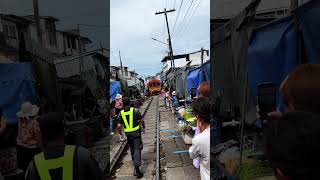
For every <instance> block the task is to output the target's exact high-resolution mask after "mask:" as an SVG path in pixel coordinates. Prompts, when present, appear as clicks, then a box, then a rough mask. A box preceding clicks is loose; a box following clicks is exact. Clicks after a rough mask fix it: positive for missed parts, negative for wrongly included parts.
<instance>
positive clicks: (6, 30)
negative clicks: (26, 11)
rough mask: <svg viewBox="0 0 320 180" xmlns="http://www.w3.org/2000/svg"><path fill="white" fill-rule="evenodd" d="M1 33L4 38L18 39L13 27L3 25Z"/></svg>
mask: <svg viewBox="0 0 320 180" xmlns="http://www.w3.org/2000/svg"><path fill="white" fill-rule="evenodd" d="M3 33H4V35H5V36H6V37H9V38H12V39H18V36H17V30H16V27H15V26H14V25H9V26H8V25H3Z"/></svg>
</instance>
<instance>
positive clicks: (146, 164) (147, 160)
mask: <svg viewBox="0 0 320 180" xmlns="http://www.w3.org/2000/svg"><path fill="white" fill-rule="evenodd" d="M158 99H159V98H158V96H154V97H151V98H149V99H148V100H147V101H146V102H145V103H144V105H143V106H142V107H141V108H140V112H141V113H142V114H143V116H144V120H145V125H146V129H145V134H142V141H143V145H144V147H143V150H142V166H141V170H142V172H143V173H144V177H143V178H141V179H156V180H159V179H160V178H161V176H160V139H159V137H160V123H159V119H160V118H159V102H158V101H159V100H158ZM111 159H112V160H111V164H110V165H111V172H112V179H136V177H135V176H133V162H132V160H131V155H130V152H129V148H128V146H127V142H126V141H125V142H124V143H123V144H122V147H121V148H119V151H118V152H117V154H116V155H115V156H114V157H111Z"/></svg>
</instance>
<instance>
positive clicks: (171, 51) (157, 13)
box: [156, 8, 176, 69]
mask: <svg viewBox="0 0 320 180" xmlns="http://www.w3.org/2000/svg"><path fill="white" fill-rule="evenodd" d="M174 11H176V10H174V9H172V10H169V11H167V10H166V8H164V11H162V12H156V15H159V14H164V16H165V18H166V23H167V30H168V37H169V50H170V52H169V55H170V56H171V61H172V65H173V69H175V65H174V59H173V50H172V43H171V35H170V29H169V23H168V16H167V13H170V12H174ZM172 65H171V67H172Z"/></svg>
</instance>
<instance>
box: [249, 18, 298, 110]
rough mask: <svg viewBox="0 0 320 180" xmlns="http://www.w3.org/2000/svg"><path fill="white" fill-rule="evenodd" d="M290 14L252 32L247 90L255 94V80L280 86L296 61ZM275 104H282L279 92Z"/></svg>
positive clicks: (256, 84)
mask: <svg viewBox="0 0 320 180" xmlns="http://www.w3.org/2000/svg"><path fill="white" fill-rule="evenodd" d="M296 42H297V41H296V33H295V31H294V22H293V20H292V19H291V18H287V19H285V20H282V21H279V22H276V23H271V24H270V25H266V26H265V27H263V28H261V29H258V30H257V31H255V32H254V34H253V36H252V40H251V43H250V46H249V48H248V80H249V86H250V91H251V93H252V95H253V96H257V94H258V92H257V87H258V84H260V83H262V82H272V83H275V84H276V85H278V86H280V84H281V82H282V81H283V80H284V79H285V77H286V76H287V75H288V74H289V72H290V71H291V70H292V69H293V68H294V67H295V66H296V65H297V57H296V52H297V43H296ZM277 104H278V107H279V108H281V107H282V102H281V98H280V94H278V95H277Z"/></svg>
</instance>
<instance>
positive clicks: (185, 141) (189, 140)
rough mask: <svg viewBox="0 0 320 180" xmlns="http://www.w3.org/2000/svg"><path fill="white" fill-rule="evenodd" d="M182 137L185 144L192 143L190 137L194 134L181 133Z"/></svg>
mask: <svg viewBox="0 0 320 180" xmlns="http://www.w3.org/2000/svg"><path fill="white" fill-rule="evenodd" d="M181 137H182V139H183V141H184V143H185V144H190V145H191V144H192V139H193V137H194V136H192V135H190V134H186V133H182V136H181Z"/></svg>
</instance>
